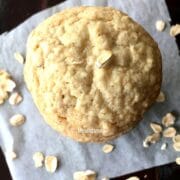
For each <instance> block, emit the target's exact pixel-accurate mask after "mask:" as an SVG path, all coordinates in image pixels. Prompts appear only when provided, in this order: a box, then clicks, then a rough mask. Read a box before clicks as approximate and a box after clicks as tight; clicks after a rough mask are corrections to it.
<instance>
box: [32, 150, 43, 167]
mask: <svg viewBox="0 0 180 180" xmlns="http://www.w3.org/2000/svg"><path fill="white" fill-rule="evenodd" d="M33 160H34V166H35V167H36V168H39V167H42V166H43V162H44V155H43V153H42V152H35V153H34V154H33Z"/></svg>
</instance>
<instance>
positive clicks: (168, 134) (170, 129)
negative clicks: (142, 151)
mask: <svg viewBox="0 0 180 180" xmlns="http://www.w3.org/2000/svg"><path fill="white" fill-rule="evenodd" d="M175 135H176V129H175V128H174V127H168V128H167V129H165V130H164V131H163V136H164V137H166V138H173V137H174V136H175Z"/></svg>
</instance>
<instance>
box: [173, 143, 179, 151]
mask: <svg viewBox="0 0 180 180" xmlns="http://www.w3.org/2000/svg"><path fill="white" fill-rule="evenodd" d="M173 148H174V149H175V151H180V143H179V142H177V143H174V144H173Z"/></svg>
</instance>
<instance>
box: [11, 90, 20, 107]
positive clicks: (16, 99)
mask: <svg viewBox="0 0 180 180" xmlns="http://www.w3.org/2000/svg"><path fill="white" fill-rule="evenodd" d="M21 101H22V96H21V95H20V94H19V93H18V92H14V93H12V94H11V96H10V97H9V104H11V105H16V104H19V103H20V102H21Z"/></svg>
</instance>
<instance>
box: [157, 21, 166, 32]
mask: <svg viewBox="0 0 180 180" xmlns="http://www.w3.org/2000/svg"><path fill="white" fill-rule="evenodd" d="M165 27H166V23H165V22H164V21H162V20H158V21H156V30H157V31H161V32H162V31H163V30H164V29H165Z"/></svg>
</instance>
